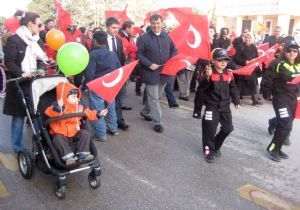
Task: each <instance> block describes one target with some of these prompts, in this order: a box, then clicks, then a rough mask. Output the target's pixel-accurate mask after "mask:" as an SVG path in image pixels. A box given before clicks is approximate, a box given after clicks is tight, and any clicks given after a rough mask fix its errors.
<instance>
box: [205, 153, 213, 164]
mask: <svg viewBox="0 0 300 210" xmlns="http://www.w3.org/2000/svg"><path fill="white" fill-rule="evenodd" d="M214 160H215V159H214V154H213V153H212V152H210V153H208V155H206V156H205V161H206V162H208V163H213V162H214Z"/></svg>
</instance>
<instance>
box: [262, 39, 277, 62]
mask: <svg viewBox="0 0 300 210" xmlns="http://www.w3.org/2000/svg"><path fill="white" fill-rule="evenodd" d="M278 48H279V44H278V43H276V44H275V45H274V46H273V47H271V48H269V49H268V50H267V51H266V53H265V61H264V63H265V65H266V68H268V67H269V65H270V63H271V62H272V60H274V59H275V52H276V51H277V50H278Z"/></svg>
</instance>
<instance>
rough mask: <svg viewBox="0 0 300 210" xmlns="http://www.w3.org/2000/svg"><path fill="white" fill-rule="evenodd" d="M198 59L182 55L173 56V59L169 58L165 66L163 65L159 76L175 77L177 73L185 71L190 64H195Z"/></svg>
mask: <svg viewBox="0 0 300 210" xmlns="http://www.w3.org/2000/svg"><path fill="white" fill-rule="evenodd" d="M197 60H198V58H195V57H191V56H186V55H184V54H182V53H180V54H178V55H175V56H174V57H172V58H170V59H169V60H168V61H167V62H166V64H165V65H164V67H163V69H162V70H161V72H160V73H161V74H166V75H176V74H177V72H178V71H180V70H182V69H185V68H186V67H188V66H190V65H191V64H194V63H196V61H197Z"/></svg>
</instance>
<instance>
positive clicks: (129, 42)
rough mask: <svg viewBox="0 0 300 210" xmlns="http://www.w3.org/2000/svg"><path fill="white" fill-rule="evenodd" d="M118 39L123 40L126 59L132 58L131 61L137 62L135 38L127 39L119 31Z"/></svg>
mask: <svg viewBox="0 0 300 210" xmlns="http://www.w3.org/2000/svg"><path fill="white" fill-rule="evenodd" d="M117 37H118V38H120V39H121V40H122V45H123V49H124V54H125V56H126V58H128V57H130V61H135V60H136V53H137V50H138V48H137V46H136V45H135V43H134V40H133V38H132V37H129V38H128V37H126V36H125V35H124V33H123V32H122V31H119V33H118V34H117Z"/></svg>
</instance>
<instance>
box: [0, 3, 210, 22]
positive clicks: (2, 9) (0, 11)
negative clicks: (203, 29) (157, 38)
mask: <svg viewBox="0 0 300 210" xmlns="http://www.w3.org/2000/svg"><path fill="white" fill-rule="evenodd" d="M144 1H145V0H144ZM29 2H31V0H0V5H1V6H0V16H4V17H6V18H7V17H11V16H12V15H13V14H14V13H15V11H17V9H23V10H24V9H25V8H26V6H27V5H28V3H29ZM208 2H210V1H205V0H160V1H159V5H160V7H162V8H168V7H184V6H185V7H186V6H189V7H196V8H200V7H201V9H204V10H206V9H205V8H208V7H209V4H208ZM4 5H5V6H4ZM207 10H208V9H207ZM203 12H204V11H203Z"/></svg>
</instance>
